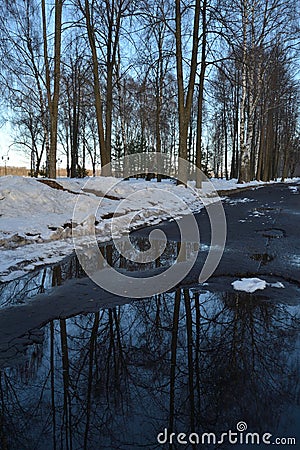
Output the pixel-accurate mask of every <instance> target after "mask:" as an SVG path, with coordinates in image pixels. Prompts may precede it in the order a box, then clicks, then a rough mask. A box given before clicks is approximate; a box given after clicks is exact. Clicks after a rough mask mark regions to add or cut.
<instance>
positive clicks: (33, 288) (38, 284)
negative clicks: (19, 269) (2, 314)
mask: <svg viewBox="0 0 300 450" xmlns="http://www.w3.org/2000/svg"><path fill="white" fill-rule="evenodd" d="M83 276H86V274H85V272H84V271H83V269H82V267H81V266H80V264H79V262H78V259H77V257H76V256H72V257H69V258H66V259H65V260H64V261H62V262H60V263H59V264H54V265H53V266H46V267H43V268H42V269H36V270H35V271H34V272H31V273H29V274H28V275H24V276H22V277H20V278H17V279H15V280H12V281H9V282H5V283H1V285H0V299H1V300H0V307H6V306H10V305H14V304H18V303H23V302H24V301H25V300H26V299H28V298H31V297H34V296H35V295H38V294H42V293H45V292H46V291H48V290H49V289H51V288H52V287H53V286H58V285H60V284H62V283H63V282H64V281H66V280H70V279H72V278H81V277H83Z"/></svg>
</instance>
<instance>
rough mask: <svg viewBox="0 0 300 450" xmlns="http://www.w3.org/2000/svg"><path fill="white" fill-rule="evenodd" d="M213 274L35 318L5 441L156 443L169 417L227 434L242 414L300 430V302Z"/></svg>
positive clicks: (275, 427)
mask: <svg viewBox="0 0 300 450" xmlns="http://www.w3.org/2000/svg"><path fill="white" fill-rule="evenodd" d="M73 269H74V268H73ZM74 270H75V269H74ZM208 286H209V285H207V286H198V287H197V286H196V287H194V288H191V289H178V290H177V291H175V292H171V293H166V294H161V295H157V296H154V297H152V298H150V299H145V300H140V301H134V302H131V303H127V304H125V305H122V306H116V307H114V308H106V309H103V310H100V311H98V312H94V313H88V314H85V315H83V314H80V315H76V316H74V317H70V318H66V319H58V320H54V321H50V322H49V323H47V324H46V325H45V326H44V327H42V328H41V329H39V330H32V331H31V333H30V334H28V335H27V338H28V342H27V345H26V346H25V347H24V348H26V350H25V355H23V357H22V359H19V360H14V362H13V363H10V361H9V360H8V361H7V363H6V364H5V367H4V368H2V370H1V371H0V419H1V420H0V442H1V440H2V443H3V442H4V443H5V445H6V447H5V446H4V447H3V444H2V448H7V449H8V448H9V449H13V450H15V449H16V450H20V449H22V450H26V449H29V450H33V449H43V450H47V449H49V450H50V449H55V448H57V449H58V448H59V449H78V450H79V449H88V450H93V449H95V450H96V449H97V450H99V449H101V450H103V449H109V450H113V449H121V450H125V449H130V450H134V449H145V448H146V449H149V450H151V449H156V448H166V447H165V446H162V445H158V442H157V435H158V434H159V433H163V432H164V430H165V429H169V430H172V431H173V432H174V433H176V435H177V433H179V432H184V433H192V432H196V433H197V434H198V435H200V436H201V435H202V433H207V432H210V433H215V434H216V435H217V436H220V435H221V433H222V432H226V431H227V430H229V429H232V430H234V431H236V424H237V423H238V422H240V421H244V422H246V424H247V427H248V431H251V432H257V433H262V434H263V433H267V432H268V433H271V434H272V435H273V436H274V437H277V436H296V430H297V422H296V423H293V420H296V411H297V407H298V408H299V404H297V398H298V399H299V391H298V389H299V388H298V376H299V339H298V336H299V334H298V332H299V317H298V316H297V311H298V309H297V308H298V305H295V306H290V305H287V304H285V303H284V302H276V303H274V302H273V301H270V300H269V299H268V296H267V295H266V294H265V293H264V292H261V293H260V294H258V295H255V294H247V293H244V292H241V293H240V292H236V291H233V290H229V289H228V292H210V291H209V290H207V289H208ZM298 401H299V400H298ZM270 405H271V407H270ZM298 411H299V409H298ZM161 439H163V437H162V436H161ZM168 448H172V449H173V448H174V449H177V448H185V449H190V448H193V446H191V445H189V444H188V445H179V444H178V443H177V444H176V445H175V444H174V445H171V446H169V447H168ZM194 448H196V447H194ZM197 448H198V447H197ZM201 448H212V446H209V445H208V444H207V441H205V442H204V443H203V444H202V446H201ZM214 448H215V447H214ZM218 448H238V447H237V446H228V445H226V444H224V445H221V446H218Z"/></svg>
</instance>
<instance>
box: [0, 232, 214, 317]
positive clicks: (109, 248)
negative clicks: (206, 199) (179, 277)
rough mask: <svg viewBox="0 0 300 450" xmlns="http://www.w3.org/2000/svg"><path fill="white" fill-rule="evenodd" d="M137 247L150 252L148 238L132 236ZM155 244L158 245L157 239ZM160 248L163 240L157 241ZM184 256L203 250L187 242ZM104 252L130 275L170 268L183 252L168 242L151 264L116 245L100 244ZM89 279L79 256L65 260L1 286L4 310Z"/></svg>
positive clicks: (0, 297) (107, 257) (205, 246)
mask: <svg viewBox="0 0 300 450" xmlns="http://www.w3.org/2000/svg"><path fill="white" fill-rule="evenodd" d="M130 240H131V243H132V245H133V247H134V248H135V249H137V250H139V251H141V252H143V251H146V250H148V249H149V247H150V244H149V240H148V238H147V237H131V238H130ZM153 241H154V245H156V243H155V240H153ZM157 241H158V242H157V245H160V243H161V242H160V241H159V240H157ZM184 246H185V247H184V252H181V255H182V254H184V255H185V256H186V258H189V257H190V255H191V253H193V252H198V251H199V249H198V247H197V246H196V245H195V244H194V243H189V242H188V243H184ZM99 248H100V251H101V253H102V254H103V256H104V257H105V259H106V261H107V262H108V263H109V264H110V265H111V266H112V267H114V268H116V269H124V268H126V270H127V271H129V272H139V271H148V270H151V269H155V268H157V267H169V266H171V265H172V264H174V263H175V261H176V258H177V255H178V254H179V252H180V244H179V243H178V242H173V241H167V242H166V245H165V249H164V251H163V253H162V255H161V256H160V257H159V258H157V259H156V260H155V261H152V262H149V263H137V262H133V261H130V260H129V259H126V258H125V257H123V256H122V255H121V254H120V253H119V251H118V250H117V249H116V247H115V245H114V244H110V243H104V244H102V245H100V247H99ZM208 250H209V247H208V246H207V245H204V244H201V246H200V251H201V252H207V251H208ZM83 277H86V274H85V272H84V271H83V269H82V268H81V265H80V264H79V262H78V259H77V257H76V255H75V254H74V255H72V256H70V257H67V258H65V259H64V260H63V261H62V262H59V263H58V264H54V265H53V266H46V267H44V268H42V269H40V268H39V269H37V270H35V271H33V272H30V273H29V274H28V275H26V276H23V277H21V278H18V279H16V280H12V281H9V282H5V283H1V284H0V308H1V307H6V306H11V305H14V304H20V303H24V302H26V299H28V298H32V297H34V296H36V295H37V294H41V293H46V292H49V291H51V290H52V289H53V287H55V286H60V285H62V284H64V283H65V282H66V281H67V280H71V279H74V278H83Z"/></svg>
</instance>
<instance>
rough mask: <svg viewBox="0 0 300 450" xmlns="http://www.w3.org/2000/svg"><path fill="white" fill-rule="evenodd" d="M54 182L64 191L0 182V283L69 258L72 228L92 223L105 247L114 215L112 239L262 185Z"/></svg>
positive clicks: (17, 180) (24, 181) (23, 180)
mask: <svg viewBox="0 0 300 450" xmlns="http://www.w3.org/2000/svg"><path fill="white" fill-rule="evenodd" d="M56 181H57V182H58V183H59V184H60V185H61V186H62V187H63V188H64V189H65V190H58V189H54V188H53V187H50V186H48V185H46V184H43V183H41V182H40V181H38V180H36V179H34V178H27V177H18V176H6V177H0V252H1V260H0V281H8V280H10V279H13V278H17V277H19V276H21V275H23V274H24V273H25V272H28V271H30V270H32V269H33V268H34V267H37V266H39V265H44V264H47V263H53V262H56V261H58V260H60V259H62V258H63V257H64V256H66V255H68V254H70V253H71V252H72V251H73V241H72V227H73V228H74V227H80V226H81V225H82V224H83V223H84V222H85V221H88V220H90V221H91V220H92V225H94V219H95V221H96V227H95V232H96V236H97V239H98V240H99V241H100V242H101V241H102V242H104V241H107V240H110V238H111V233H112V230H111V224H112V216H113V214H115V215H116V216H117V220H114V230H113V231H114V237H116V235H117V234H118V233H119V234H120V235H121V234H122V233H126V232H128V231H129V230H130V229H134V228H136V227H139V226H141V225H147V224H154V223H158V222H160V221H161V220H164V219H168V218H173V219H176V218H179V217H180V216H182V215H184V214H187V213H188V212H190V211H193V212H197V211H199V210H200V209H201V208H202V207H203V205H204V204H205V203H206V202H208V201H214V198H215V197H214V195H215V194H216V192H214V189H216V190H217V191H227V190H232V189H239V188H241V187H243V188H244V187H245V186H253V187H259V186H261V185H263V184H264V183H260V182H252V183H248V184H242V185H239V184H237V180H229V181H226V180H217V179H216V180H212V184H211V183H203V188H202V189H201V190H197V189H195V188H194V185H193V183H192V182H191V183H190V184H189V188H188V189H185V188H184V187H183V186H176V185H175V184H174V182H172V181H170V180H165V181H164V182H162V183H155V182H147V181H143V180H141V179H139V180H134V179H131V180H129V181H123V180H120V179H117V178H114V177H106V178H105V177H96V178H89V179H67V178H60V179H58V180H56ZM289 181H291V180H289ZM293 181H294V180H293ZM212 186H213V187H212ZM213 188H214V189H213ZM104 196H105V197H104ZM79 198H80V201H79V202H77V201H78V199H79ZM76 205H77V206H76ZM75 206H76V222H75V221H74V208H75Z"/></svg>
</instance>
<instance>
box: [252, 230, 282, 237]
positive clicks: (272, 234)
mask: <svg viewBox="0 0 300 450" xmlns="http://www.w3.org/2000/svg"><path fill="white" fill-rule="evenodd" d="M256 232H257V233H259V234H261V235H262V236H263V237H267V238H270V239H276V238H283V237H285V231H284V230H281V229H280V228H267V229H265V230H257V231H256Z"/></svg>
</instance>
